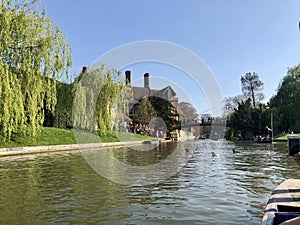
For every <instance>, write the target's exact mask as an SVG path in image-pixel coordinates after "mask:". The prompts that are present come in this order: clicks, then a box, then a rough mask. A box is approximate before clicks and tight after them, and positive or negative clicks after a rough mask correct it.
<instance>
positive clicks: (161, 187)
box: [0, 140, 300, 225]
mask: <svg viewBox="0 0 300 225" xmlns="http://www.w3.org/2000/svg"><path fill="white" fill-rule="evenodd" d="M207 142H208V141H205V140H201V141H195V142H188V143H185V144H184V145H182V146H180V148H182V152H184V151H186V152H188V153H192V154H191V155H190V156H191V158H190V159H189V160H188V162H187V163H186V164H184V165H183V166H182V168H181V169H180V170H179V171H178V172H177V173H175V174H174V175H173V176H171V177H170V178H168V179H165V180H162V181H161V182H159V183H156V184H151V185H147V186H141V185H140V184H138V183H137V185H131V186H128V185H120V184H118V183H114V182H112V181H110V180H108V179H106V178H104V177H102V176H100V175H99V174H98V173H96V172H95V171H94V170H93V169H92V168H91V166H90V165H89V164H88V163H87V162H86V160H85V158H84V157H83V156H82V155H81V153H80V152H79V151H78V152H64V153H48V154H35V155H27V156H15V157H3V158H0V224H10V225H14V224H66V225H67V224H109V225H111V224H142V225H144V224H153V225H154V224H155V225H156V224H172V225H174V224H186V225H193V224H205V225H206V224H214V225H215V224H226V225H240V224H249V225H251V224H260V222H261V218H262V215H263V210H264V208H265V205H266V202H267V201H268V198H269V197H270V194H271V192H272V190H273V189H274V188H275V187H276V186H277V185H278V184H279V183H280V182H282V181H283V180H285V179H288V178H300V171H299V170H300V168H299V166H298V165H297V164H296V163H295V161H294V160H293V159H290V158H287V157H286V146H285V143H282V144H275V145H274V146H273V147H272V145H271V144H254V143H248V142H247V143H245V142H240V143H239V142H237V143H234V142H226V141H224V142H223V143H222V145H221V147H220V146H218V145H216V146H218V147H216V148H214V147H213V146H214V145H208V144H207ZM173 147H174V145H173V146H172V145H170V146H169V145H165V146H164V148H154V149H153V150H150V151H135V150H132V149H129V148H120V149H109V150H108V152H109V153H110V154H112V155H114V156H115V157H116V158H117V159H118V160H120V161H123V162H124V163H128V164H131V165H137V166H141V165H151V164H155V163H157V162H159V161H161V160H165V159H168V157H169V155H170V154H171V153H172V152H173V149H172V148H173ZM233 148H235V149H236V150H238V151H239V153H236V154H233V152H232V149H233ZM101 151H103V150H101ZM105 151H106V150H105ZM212 151H214V152H215V153H217V154H218V156H217V157H212V155H211V152H212ZM178 157H182V155H180V154H178ZM137 172H138V171H137ZM160 175H161V174H160V173H157V176H160ZM141 179H143V177H142V178H141Z"/></svg>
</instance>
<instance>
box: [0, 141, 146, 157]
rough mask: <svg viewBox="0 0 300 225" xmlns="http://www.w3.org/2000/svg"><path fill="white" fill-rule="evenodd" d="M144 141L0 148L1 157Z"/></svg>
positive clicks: (116, 145)
mask: <svg viewBox="0 0 300 225" xmlns="http://www.w3.org/2000/svg"><path fill="white" fill-rule="evenodd" d="M143 142H144V141H128V142H105V143H87V144H68V145H44V146H28V147H9V148H0V157H5V156H15V155H27V154H34V153H48V152H61V151H72V150H74V151H75V150H81V149H90V148H105V147H122V146H127V145H137V144H143Z"/></svg>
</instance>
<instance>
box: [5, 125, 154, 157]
mask: <svg viewBox="0 0 300 225" xmlns="http://www.w3.org/2000/svg"><path fill="white" fill-rule="evenodd" d="M74 132H75V133H76V138H75V135H74ZM74 132H73V131H72V130H70V129H59V128H53V127H44V128H43V129H42V131H41V132H40V134H39V135H38V136H37V137H35V138H33V137H15V138H12V140H11V141H9V142H2V143H0V157H1V156H12V155H22V154H32V153H42V152H46V153H47V152H54V151H70V150H80V149H88V148H101V147H119V146H125V145H126V146H128V145H131V144H142V143H143V141H145V140H148V141H150V140H152V139H153V138H151V137H148V136H143V135H138V134H132V133H118V134H116V135H110V136H106V137H99V136H97V135H95V134H93V133H90V132H87V131H77V130H76V131H74ZM78 139H80V140H78ZM78 143H80V144H78Z"/></svg>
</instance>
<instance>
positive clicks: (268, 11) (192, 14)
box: [45, 0, 300, 113]
mask: <svg viewBox="0 0 300 225" xmlns="http://www.w3.org/2000/svg"><path fill="white" fill-rule="evenodd" d="M45 4H46V11H47V16H48V17H50V18H51V19H52V21H53V23H55V24H56V25H58V26H59V27H60V28H61V29H62V31H63V32H64V34H65V35H66V36H67V37H68V39H69V40H70V44H71V47H72V54H73V68H72V69H71V73H72V74H77V73H79V72H80V71H81V68H82V66H86V65H87V66H89V65H90V64H91V63H92V62H93V61H95V60H96V59H97V58H99V57H100V56H101V55H103V54H104V53H106V52H107V51H110V50H111V49H114V48H116V47H118V46H120V45H124V44H126V43H130V42H136V41H143V40H162V41H167V42H172V43H175V44H177V45H179V46H182V47H184V48H187V49H189V50H191V51H192V52H194V53H195V54H197V55H198V56H199V57H200V58H201V59H202V60H203V61H204V62H205V63H206V64H207V66H208V67H209V69H210V70H211V71H212V73H213V74H214V76H215V78H216V80H217V82H218V84H219V86H220V89H221V91H222V93H223V96H224V97H229V96H236V95H239V94H241V84H240V78H241V76H243V75H245V73H247V72H256V73H257V74H258V75H259V77H260V79H261V80H262V81H263V82H264V93H265V95H266V101H268V100H269V99H270V97H271V96H272V95H274V94H275V93H276V89H277V87H278V85H279V83H280V80H281V79H282V77H283V76H284V75H285V74H286V72H287V69H288V68H290V67H293V66H296V65H297V64H298V63H300V32H299V29H298V22H299V19H300V1H299V0H251V1H249V0H244V1H242V0H45ZM126 69H131V70H132V76H133V77H132V79H133V80H137V79H139V78H141V77H142V76H143V74H144V73H145V72H149V73H150V78H151V75H153V76H162V75H163V76H165V77H166V79H169V80H171V81H173V82H175V83H176V84H177V85H179V86H180V85H182V87H183V89H184V90H185V91H186V90H188V91H186V92H188V93H187V95H188V96H189V98H190V100H191V102H192V103H193V104H194V105H195V107H196V108H197V109H198V112H199V113H202V112H204V111H205V110H206V109H207V107H208V106H207V105H206V104H205V103H204V101H203V100H200V99H203V96H204V95H205V93H199V91H198V90H197V88H195V87H194V86H193V84H192V82H191V81H187V80H186V79H182V78H180V73H182V71H178V70H176V69H174V68H170V66H166V65H153V64H151V63H144V64H143V63H142V64H138V65H132V66H131V67H130V66H129V67H127V68H126ZM177 78H178V79H177ZM188 85H190V86H189V87H190V88H187V87H188ZM182 100H186V99H184V97H183V99H182Z"/></svg>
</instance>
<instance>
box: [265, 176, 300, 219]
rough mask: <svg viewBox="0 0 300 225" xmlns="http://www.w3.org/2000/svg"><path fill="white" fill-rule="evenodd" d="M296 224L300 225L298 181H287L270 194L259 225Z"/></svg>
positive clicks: (299, 189) (299, 186) (299, 187)
mask: <svg viewBox="0 0 300 225" xmlns="http://www.w3.org/2000/svg"><path fill="white" fill-rule="evenodd" d="M296 224H298V225H299V224H300V179H288V180H285V181H283V182H282V183H281V184H279V185H278V186H277V187H276V188H275V189H274V191H273V192H272V195H271V197H270V199H269V201H268V203H267V206H266V210H265V213H264V216H263V219H262V222H261V225H296Z"/></svg>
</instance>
